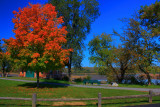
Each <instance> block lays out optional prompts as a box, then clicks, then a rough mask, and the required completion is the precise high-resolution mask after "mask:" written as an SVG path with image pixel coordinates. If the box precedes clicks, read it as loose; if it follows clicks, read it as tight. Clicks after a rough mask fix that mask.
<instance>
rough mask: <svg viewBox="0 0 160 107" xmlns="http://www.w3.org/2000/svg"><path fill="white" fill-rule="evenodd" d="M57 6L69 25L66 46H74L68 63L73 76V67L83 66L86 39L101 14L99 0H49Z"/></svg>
mask: <svg viewBox="0 0 160 107" xmlns="http://www.w3.org/2000/svg"><path fill="white" fill-rule="evenodd" d="M49 3H51V4H52V5H54V6H56V10H57V11H58V16H64V18H63V19H64V23H63V25H64V26H66V27H67V31H68V34H67V44H66V45H65V46H64V47H65V48H72V49H74V52H71V53H70V56H69V62H68V64H67V67H68V74H69V77H71V67H72V66H74V67H81V62H82V59H83V54H82V53H83V48H84V42H83V41H84V40H85V38H86V35H87V34H88V33H89V31H90V26H91V23H92V22H93V21H94V20H95V19H96V18H97V17H98V16H99V7H98V5H99V3H98V1H97V0H49Z"/></svg>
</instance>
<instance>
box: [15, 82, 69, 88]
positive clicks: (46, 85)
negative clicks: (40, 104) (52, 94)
mask: <svg viewBox="0 0 160 107" xmlns="http://www.w3.org/2000/svg"><path fill="white" fill-rule="evenodd" d="M18 86H20V87H26V88H36V87H37V83H25V84H21V85H18ZM68 86H69V84H59V83H48V82H40V84H39V88H66V87H68Z"/></svg>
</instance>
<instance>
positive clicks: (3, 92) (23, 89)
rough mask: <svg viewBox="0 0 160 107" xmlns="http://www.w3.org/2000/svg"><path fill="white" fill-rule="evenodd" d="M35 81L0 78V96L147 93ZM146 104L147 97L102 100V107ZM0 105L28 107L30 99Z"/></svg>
mask: <svg viewBox="0 0 160 107" xmlns="http://www.w3.org/2000/svg"><path fill="white" fill-rule="evenodd" d="M35 86H36V84H35V83H27V82H18V81H10V80H0V97H22V98H31V97H32V94H33V93H37V97H38V98H97V95H98V93H99V92H100V93H102V97H111V96H126V95H141V94H148V93H147V92H139V91H130V90H114V89H94V88H80V87H62V86H53V85H45V84H40V88H36V87H35ZM96 103H97V101H79V102H77V101H74V102H49V101H43V102H37V105H38V107H42V106H43V107H47V106H48V107H49V106H58V105H59V106H63V107H67V106H68V107H70V106H71V105H72V106H75V105H81V106H85V107H86V106H87V107H94V106H95V107H96V106H97V105H96ZM153 103H160V97H154V98H153ZM140 104H148V98H132V99H118V100H102V107H119V106H127V105H140ZM0 106H1V107H4V106H9V107H10V106H16V107H18V106H19V107H21V106H23V107H30V106H31V101H19V100H0Z"/></svg>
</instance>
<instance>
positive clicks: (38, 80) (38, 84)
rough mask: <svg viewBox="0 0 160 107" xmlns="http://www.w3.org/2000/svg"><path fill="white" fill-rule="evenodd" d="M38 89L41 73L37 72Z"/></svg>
mask: <svg viewBox="0 0 160 107" xmlns="http://www.w3.org/2000/svg"><path fill="white" fill-rule="evenodd" d="M37 88H39V72H38V71H37Z"/></svg>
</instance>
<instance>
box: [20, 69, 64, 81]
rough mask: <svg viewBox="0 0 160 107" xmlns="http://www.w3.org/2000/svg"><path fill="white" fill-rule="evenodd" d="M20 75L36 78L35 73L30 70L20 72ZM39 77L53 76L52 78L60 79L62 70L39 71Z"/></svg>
mask: <svg viewBox="0 0 160 107" xmlns="http://www.w3.org/2000/svg"><path fill="white" fill-rule="evenodd" d="M19 76H20V77H32V78H36V76H37V74H36V73H35V72H32V71H29V70H28V71H26V72H20V74H19ZM39 77H40V78H54V79H62V71H59V70H55V71H49V72H39Z"/></svg>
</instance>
